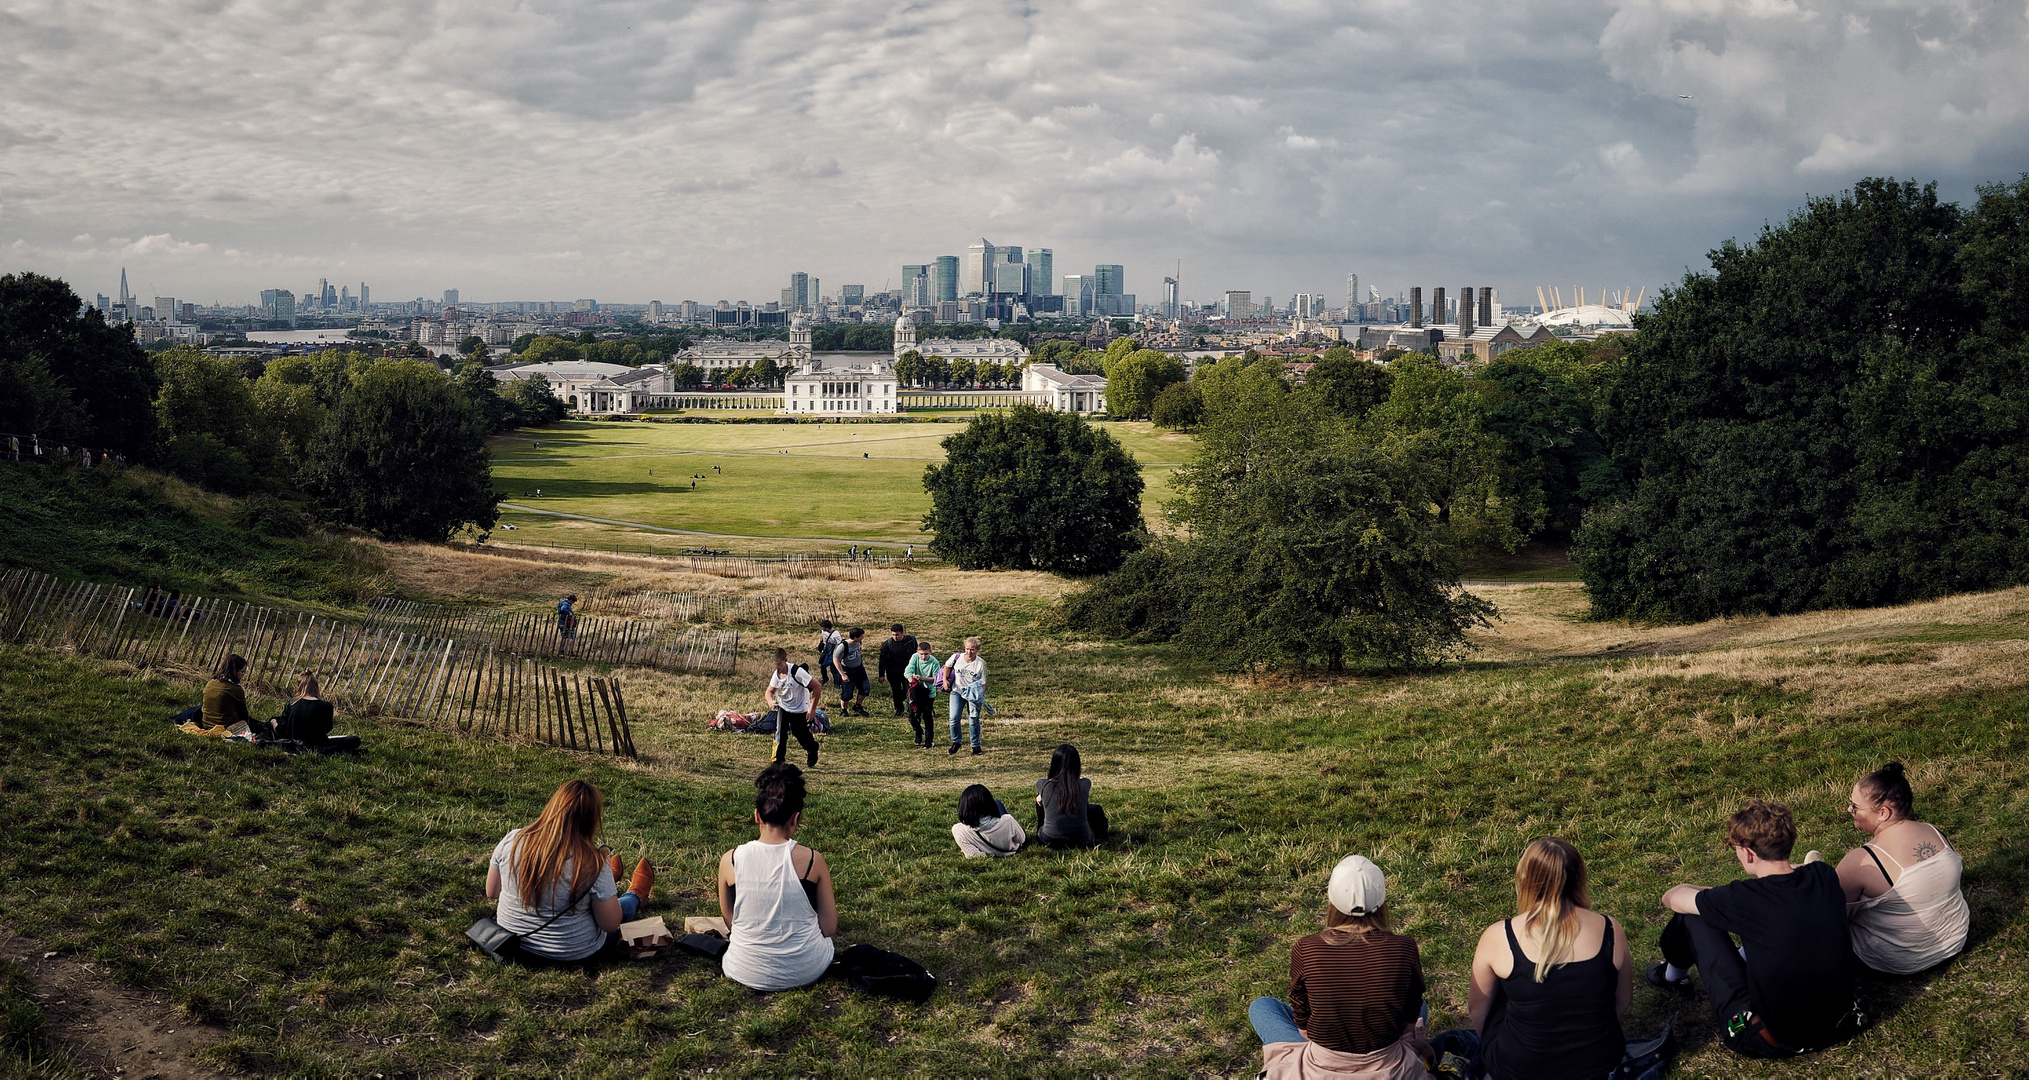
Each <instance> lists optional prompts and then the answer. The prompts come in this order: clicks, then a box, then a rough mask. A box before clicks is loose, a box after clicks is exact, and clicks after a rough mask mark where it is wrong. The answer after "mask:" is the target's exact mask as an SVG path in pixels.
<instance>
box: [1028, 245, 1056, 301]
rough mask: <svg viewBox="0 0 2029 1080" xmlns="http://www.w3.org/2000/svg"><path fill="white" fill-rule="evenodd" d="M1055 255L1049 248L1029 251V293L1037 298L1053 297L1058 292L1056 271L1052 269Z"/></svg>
mask: <svg viewBox="0 0 2029 1080" xmlns="http://www.w3.org/2000/svg"><path fill="white" fill-rule="evenodd" d="M1052 261H1053V253H1052V252H1051V250H1050V249H1049V248H1030V249H1029V292H1030V294H1032V295H1035V296H1051V295H1054V294H1055V292H1056V282H1057V279H1056V276H1055V274H1056V271H1055V270H1053V269H1051V266H1050V263H1051V262H1052Z"/></svg>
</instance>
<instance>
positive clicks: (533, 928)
mask: <svg viewBox="0 0 2029 1080" xmlns="http://www.w3.org/2000/svg"><path fill="white" fill-rule="evenodd" d="M605 812H606V797H605V796H604V795H602V794H600V792H599V789H598V788H596V787H593V786H592V785H591V784H588V783H586V782H585V781H583V780H571V781H568V782H566V783H565V784H564V785H563V786H562V787H560V788H558V789H557V790H556V794H554V795H551V796H550V801H549V802H548V803H547V804H546V805H545V806H544V807H543V808H542V814H541V816H539V817H537V818H536V819H535V823H534V824H532V825H529V826H526V827H524V828H519V829H510V830H509V831H508V833H507V835H506V836H503V837H501V838H500V843H498V844H495V845H494V846H493V858H492V860H491V861H490V862H489V863H488V864H487V867H486V898H487V899H489V900H498V901H500V904H499V907H498V910H497V911H496V913H495V914H494V916H493V918H494V920H495V921H496V922H498V923H499V924H500V926H501V929H503V930H506V931H508V932H509V933H514V934H522V935H525V936H524V937H522V938H521V942H520V946H521V951H522V952H523V953H526V954H528V955H530V956H534V957H539V958H541V959H545V960H558V961H565V962H569V961H572V960H583V959H586V958H587V957H590V956H593V955H595V954H597V953H598V952H600V951H601V950H603V949H607V948H615V949H617V948H618V947H619V944H620V924H621V923H623V922H626V921H627V920H629V919H632V918H633V917H634V916H635V915H636V914H637V913H639V912H640V910H641V906H642V905H643V904H645V903H647V902H648V894H649V891H650V890H651V889H653V888H654V887H655V869H654V868H653V867H651V866H649V865H648V860H647V859H643V860H641V861H640V862H639V863H637V864H636V865H635V867H634V877H633V879H632V880H631V881H630V882H629V883H628V886H627V891H626V892H625V893H624V894H621V895H618V896H616V895H614V894H615V893H616V892H617V891H618V889H619V885H618V882H619V879H620V874H621V865H620V857H619V856H618V855H615V854H613V852H612V851H611V850H610V849H607V848H603V847H594V846H593V841H594V840H596V839H597V838H598V835H599V826H600V824H601V822H602V820H603V818H604V816H605Z"/></svg>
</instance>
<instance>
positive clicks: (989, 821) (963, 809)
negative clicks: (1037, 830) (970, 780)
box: [951, 784, 1029, 859]
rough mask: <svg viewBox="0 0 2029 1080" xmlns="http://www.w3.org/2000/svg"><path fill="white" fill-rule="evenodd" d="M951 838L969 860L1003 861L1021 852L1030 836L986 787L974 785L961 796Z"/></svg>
mask: <svg viewBox="0 0 2029 1080" xmlns="http://www.w3.org/2000/svg"><path fill="white" fill-rule="evenodd" d="M951 838H952V839H953V840H956V841H958V851H959V853H960V854H962V855H964V856H965V857H966V858H968V859H1004V858H1006V857H1008V856H1009V855H1012V854H1014V853H1015V852H1017V851H1020V850H1021V849H1022V845H1023V844H1025V843H1027V842H1028V839H1029V838H1028V834H1027V833H1024V832H1023V831H1022V823H1021V822H1019V821H1016V820H1015V816H1014V815H1013V814H1010V813H1008V812H1007V807H1006V806H1003V805H1002V804H1001V801H1000V800H999V799H996V798H994V797H993V792H991V791H988V790H987V788H986V785H985V784H972V785H969V786H968V787H966V789H965V790H964V791H962V792H960V793H959V795H958V824H956V825H953V826H951Z"/></svg>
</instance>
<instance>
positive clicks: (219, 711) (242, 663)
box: [202, 653, 251, 728]
mask: <svg viewBox="0 0 2029 1080" xmlns="http://www.w3.org/2000/svg"><path fill="white" fill-rule="evenodd" d="M246 670H247V658H246V657H244V656H241V655H240V654H238V653H232V654H231V655H229V656H227V657H226V658H225V659H223V660H221V661H219V662H218V667H217V668H216V669H215V670H213V671H212V673H211V681H210V682H207V683H205V684H204V712H203V714H202V715H203V717H204V723H203V725H202V726H204V727H228V728H229V727H232V726H233V725H235V724H248V717H247V692H246V690H245V689H244V688H243V687H241V686H240V676H242V675H244V674H246ZM249 726H251V724H249Z"/></svg>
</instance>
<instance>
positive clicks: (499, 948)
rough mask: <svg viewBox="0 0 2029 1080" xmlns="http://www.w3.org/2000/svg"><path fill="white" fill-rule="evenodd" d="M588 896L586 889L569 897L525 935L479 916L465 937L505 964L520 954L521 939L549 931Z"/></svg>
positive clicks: (467, 929) (488, 916)
mask: <svg viewBox="0 0 2029 1080" xmlns="http://www.w3.org/2000/svg"><path fill="white" fill-rule="evenodd" d="M589 895H591V890H590V889H587V890H585V891H584V892H582V893H579V894H578V895H576V896H573V897H571V902H570V903H568V904H565V905H564V909H563V910H562V911H559V912H557V913H556V914H555V915H552V916H550V917H549V918H547V919H544V920H543V924H542V925H541V926H538V927H536V928H535V929H533V930H530V931H529V932H528V933H526V934H516V933H512V932H510V931H509V930H508V929H507V927H505V926H502V925H500V924H499V923H498V922H495V921H494V919H493V916H491V915H481V916H480V917H479V921H478V922H475V923H473V924H472V925H471V926H469V927H466V928H465V936H466V937H468V938H471V939H472V944H474V945H477V946H479V948H480V949H481V950H483V951H484V952H485V953H486V955H488V956H490V957H492V958H493V959H494V960H495V961H496V962H498V963H502V964H505V963H507V962H508V961H509V960H511V959H513V958H514V957H515V956H516V954H518V953H520V952H521V939H523V938H525V937H530V936H532V935H535V934H540V933H542V932H543V931H545V930H547V929H549V928H550V924H551V923H553V922H556V921H557V920H558V919H561V918H563V917H564V916H565V915H568V914H570V912H571V909H573V908H575V907H577V906H578V901H579V900H582V899H584V898H585V897H587V896H589Z"/></svg>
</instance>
